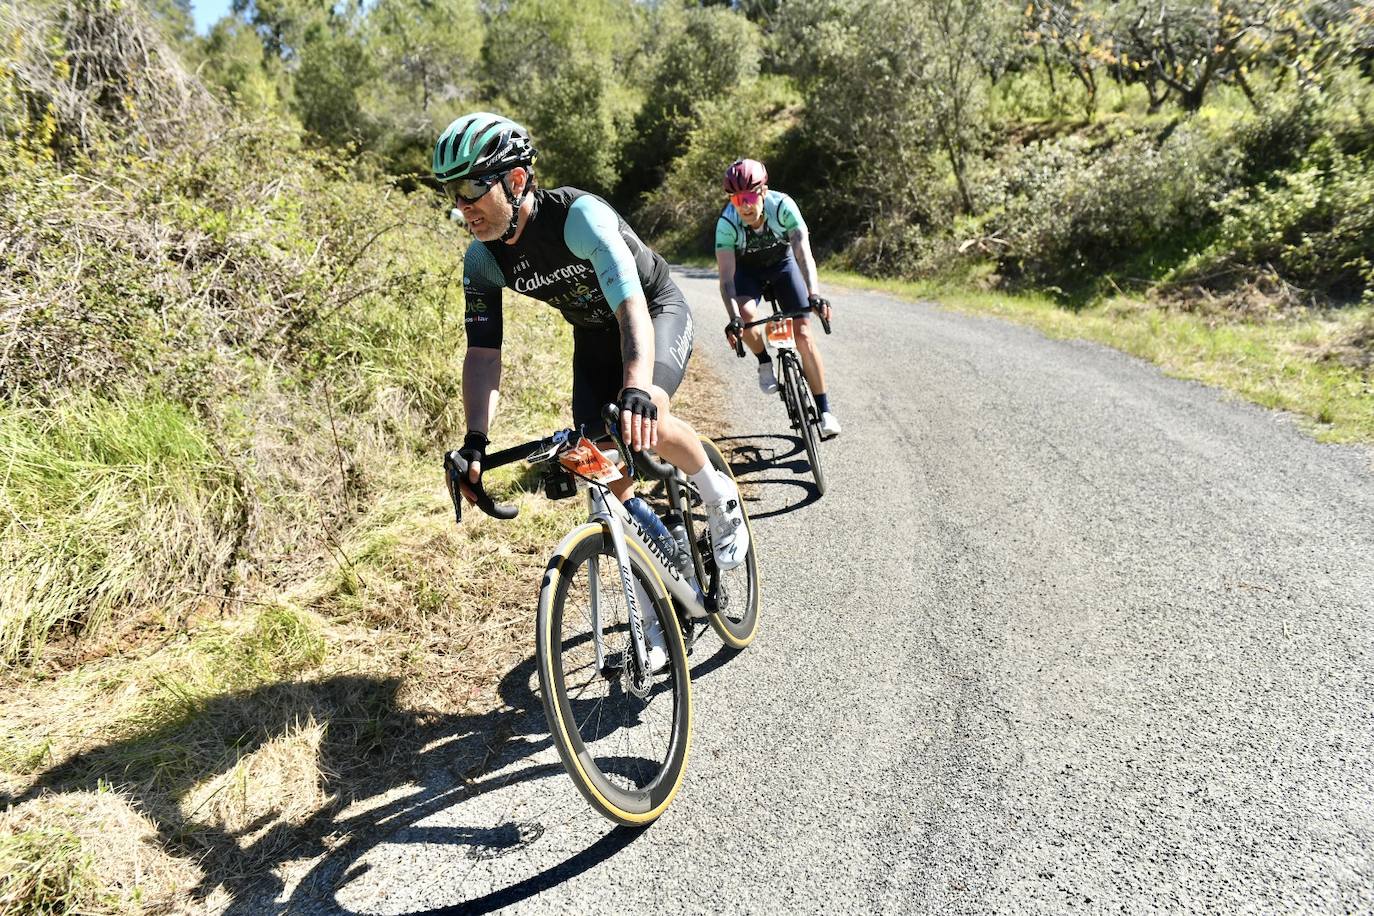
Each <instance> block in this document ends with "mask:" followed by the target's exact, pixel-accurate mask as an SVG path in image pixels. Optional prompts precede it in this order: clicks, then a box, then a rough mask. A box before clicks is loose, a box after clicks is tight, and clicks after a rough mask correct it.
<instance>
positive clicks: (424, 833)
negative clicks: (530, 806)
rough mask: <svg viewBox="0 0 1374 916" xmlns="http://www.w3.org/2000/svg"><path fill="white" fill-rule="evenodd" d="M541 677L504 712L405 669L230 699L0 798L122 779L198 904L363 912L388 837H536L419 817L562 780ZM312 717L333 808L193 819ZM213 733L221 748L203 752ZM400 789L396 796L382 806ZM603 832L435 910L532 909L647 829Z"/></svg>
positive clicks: (513, 687) (487, 850)
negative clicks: (211, 787) (407, 705)
mask: <svg viewBox="0 0 1374 916" xmlns="http://www.w3.org/2000/svg"><path fill="white" fill-rule="evenodd" d="M701 648H704V647H701ZM701 648H698V650H697V653H694V654H700V652H701ZM735 654H736V653H734V652H733V651H732V650H729V649H727V648H725V647H723V646H722V647H721V649H720V651H718V652H716V653H714V654H713V655H712V656H710V657H707V658H702V659H701V660H700V661H697V662H696V663H695V664H694V665H693V676H694V677H700V676H704V675H706V674H708V673H709V672H710V671H712V670H715V669H716V668H718V667H720V666H721V665H723V664H725V663H727V662H728V661H729V660H730V658H733V656H734V655H735ZM534 672H535V662H534V659H533V657H531V658H527V659H525V660H524V661H522V662H520V663H519V664H517V665H515V666H514V667H512V668H511V669H510V670H509V671H507V672H506V674H505V675H504V676H503V677H502V678H501V680H500V682H499V684H498V687H497V693H498V695H499V697H500V699H501V704H502V705H501V706H500V707H498V708H496V709H493V710H490V711H488V712H482V713H473V714H459V715H452V716H441V715H435V714H429V713H424V712H411V711H406V710H403V709H402V708H401V707H400V703H399V698H398V693H399V690H400V689H401V687H402V682H401V680H400V679H399V678H395V677H373V676H364V675H340V676H335V677H330V678H323V679H321V680H319V681H314V682H283V683H277V684H270V685H266V686H263V687H259V688H255V689H252V690H247V691H238V692H234V693H229V694H223V695H220V696H218V697H214V698H212V699H210V700H207V701H205V702H203V703H202V704H200V705H199V706H198V707H197V708H196V709H195V710H194V714H191V715H188V716H183V717H181V718H179V719H177V720H175V721H173V722H171V723H169V724H167V725H164V726H162V727H160V728H157V729H153V730H151V731H149V732H147V733H145V734H142V735H139V736H136V737H131V738H128V739H123V740H118V741H112V742H109V743H107V744H105V745H102V746H99V747H96V748H92V749H90V750H88V751H85V752H82V753H80V754H77V755H75V756H73V757H71V758H69V759H67V760H65V761H63V762H61V763H59V764H57V765H55V766H53V767H52V768H50V769H49V770H47V771H46V772H44V773H42V774H40V775H39V777H38V778H37V780H36V781H35V782H34V784H33V785H31V786H30V787H29V788H27V789H26V790H24V791H23V792H21V793H19V794H17V795H7V794H0V808H5V807H7V806H16V805H20V804H23V803H24V802H27V801H30V800H33V799H36V798H39V797H40V796H43V795H45V794H47V793H62V792H75V791H88V792H95V791H100V790H102V788H103V787H108V786H113V787H115V788H116V789H117V790H118V791H119V792H120V793H121V794H122V795H124V796H125V797H126V798H128V799H129V800H130V801H131V803H132V804H133V806H134V807H135V808H136V809H137V810H138V811H139V812H140V813H141V814H143V815H144V816H145V817H147V818H148V819H149V820H150V821H151V822H152V824H153V826H154V828H155V829H156V831H157V834H158V839H159V841H160V843H161V844H162V845H163V846H164V848H166V849H167V850H168V851H169V852H171V853H172V854H174V855H178V856H182V857H187V858H193V859H195V860H196V861H197V863H198V864H199V866H200V868H201V869H202V873H203V877H202V879H201V880H200V882H199V883H198V884H197V885H196V886H195V887H193V888H190V889H189V891H188V894H189V896H190V898H191V900H192V901H194V902H195V903H197V904H204V903H205V902H207V901H208V900H209V898H210V896H211V894H212V893H215V892H216V891H217V890H218V889H221V888H222V889H223V893H224V894H225V895H226V896H227V897H228V900H229V903H228V906H227V907H226V908H225V909H224V910H223V912H224V913H226V914H232V916H248V914H285V913H295V912H301V911H304V910H307V909H308V910H310V911H312V912H322V911H323V912H328V911H331V908H332V911H333V912H340V913H344V912H350V911H349V910H348V909H346V908H345V907H344V906H342V905H341V904H340V903H339V902H338V900H337V899H334V898H335V896H336V894H337V891H338V890H339V889H340V888H341V887H343V886H344V885H346V884H347V883H348V882H350V881H353V880H355V879H356V878H357V877H359V876H360V875H361V874H363V873H365V872H366V871H368V870H369V869H370V866H368V865H366V864H363V865H361V866H359V865H358V862H359V860H360V859H361V857H362V856H364V855H365V854H366V853H367V852H368V851H370V850H372V849H373V848H375V847H377V846H378V845H380V844H383V843H389V844H397V843H399V844H401V845H410V844H426V845H431V846H432V845H449V846H452V847H455V850H456V852H455V856H456V857H457V858H460V859H462V860H466V861H468V862H472V863H477V864H480V863H481V862H482V861H484V860H486V859H491V858H496V857H500V856H505V855H508V854H509V853H511V852H514V851H516V850H519V849H522V848H524V847H526V846H529V845H531V844H532V843H534V842H537V841H538V839H539V836H541V835H542V833H543V828H542V826H540V825H538V824H532V823H530V822H524V823H522V822H519V821H517V820H506V821H500V822H497V823H493V824H489V825H485V826H478V825H467V826H462V827H437V828H430V827H418V826H416V825H418V824H420V822H421V821H423V820H424V819H426V818H428V817H430V816H431V815H435V814H437V813H439V812H445V811H447V812H449V813H450V814H452V813H454V812H456V813H458V814H459V816H460V817H461V812H462V811H463V810H464V809H463V807H462V806H466V805H471V803H472V802H473V801H475V800H476V799H479V798H481V797H482V796H484V795H486V794H488V793H490V792H494V791H497V790H500V789H509V788H511V787H512V786H517V785H520V784H523V783H534V782H535V781H537V780H542V779H545V778H562V777H563V768H562V766H561V764H559V763H557V762H551V763H540V762H530V763H529V765H527V766H524V767H520V764H521V763H522V762H523V761H526V760H529V759H530V758H532V757H534V756H536V755H538V754H540V753H541V752H543V751H545V750H546V749H548V748H550V747H551V741H550V739H549V735H548V728H547V724H546V722H545V719H544V711H543V704H542V700H541V699H540V697H539V696H538V693H537V678H535V674H534ZM305 717H309V718H310V720H311V721H314V722H317V723H319V724H320V725H323V726H324V728H323V738H322V740H321V742H320V745H319V748H318V751H317V760H316V763H317V765H318V766H317V774H318V780H319V789H320V792H321V795H322V797H323V798H324V799H325V801H324V803H323V804H322V805H321V806H320V807H319V808H318V809H317V810H316V811H314V812H313V813H312V814H310V815H309V816H307V817H305V818H304V819H302V820H300V821H298V822H295V823H286V822H282V821H278V822H277V823H271V821H272V820H273V819H274V818H273V816H272V815H268V816H266V817H260V818H258V819H257V820H256V821H254V822H252V823H248V824H245V825H241V826H236V827H235V828H232V829H231V828H227V827H221V826H215V825H212V824H207V823H205V822H203V821H197V820H194V819H193V818H192V816H191V815H193V814H195V813H196V811H195V810H193V811H191V813H190V814H187V813H186V808H187V807H191V806H190V805H188V804H187V803H188V801H190V800H191V799H192V797H193V793H194V792H195V790H196V789H197V788H198V787H201V786H203V785H204V784H205V783H206V781H207V780H211V779H214V778H216V777H220V776H223V775H224V774H226V773H231V772H233V771H234V769H235V767H236V766H237V765H238V764H239V762H240V761H241V760H243V758H244V757H246V756H247V755H249V754H252V753H253V752H254V751H257V750H259V749H261V748H263V747H265V746H266V745H268V744H269V743H270V742H272V741H274V740H277V739H279V738H283V737H287V736H290V735H291V734H293V733H294V732H295V731H296V730H297V729H298V728H299V725H300V723H301V722H302V721H304V720H305ZM210 723H213V727H212V726H211V724H210ZM225 735H234V736H237V737H236V740H234V741H233V742H232V745H231V746H227V747H226V746H225V744H224V736H225ZM212 739H213V740H214V741H218V746H219V748H220V749H221V752H222V753H221V754H220V755H219V756H197V755H196V754H195V753H193V752H192V749H196V748H204V747H206V745H207V744H209V743H211V740H212ZM513 767H514V768H516V769H512V768H513ZM535 791H537V787H535V786H533V785H532V786H531V788H530V792H531V793H533V792H535ZM397 793H399V794H397ZM392 794H397V797H396V798H393V799H390V800H387V801H385V802H382V803H380V804H372V802H374V801H376V800H378V799H382V798H383V797H385V796H388V795H392ZM579 801H580V800H579ZM350 809H354V811H355V812H356V813H351V812H350ZM588 819H589V820H592V821H593V822H595V815H592V814H590V812H588ZM605 827H606V830H607V832H606V833H604V834H603V835H601V836H599V837H598V838H597V839H596V840H595V841H593V842H591V843H590V844H589V845H587V846H586V848H583V849H581V850H579V851H577V852H575V853H574V854H572V855H570V856H568V857H567V858H565V859H563V860H562V861H560V862H557V863H556V864H554V865H552V866H549V867H546V868H539V869H536V870H534V871H532V872H531V873H529V874H523V875H517V876H516V877H515V879H514V880H512V882H511V883H510V884H509V885H507V886H506V887H503V888H499V889H497V890H493V891H490V892H488V893H484V894H481V895H478V896H475V897H473V898H472V899H469V900H465V901H463V902H461V903H460V904H455V905H453V906H450V907H446V908H444V909H441V910H435V911H433V912H436V913H437V912H453V913H458V912H474V913H483V912H489V911H491V910H493V909H496V908H499V907H503V906H509V905H511V904H514V903H518V902H519V901H521V900H525V899H528V898H529V897H531V896H533V895H535V894H538V893H541V892H543V891H545V890H548V889H550V888H552V887H555V886H557V885H558V884H561V883H562V882H564V881H567V880H569V879H570V878H573V877H575V876H577V875H579V874H581V873H583V872H585V871H586V870H588V869H590V868H592V867H594V866H596V865H597V864H599V863H601V862H603V861H605V860H606V859H608V858H609V857H610V856H612V855H614V854H615V853H617V852H619V851H620V850H621V849H624V848H625V847H626V846H628V845H629V844H630V843H632V842H633V841H634V840H635V839H637V838H638V837H639V836H640V835H641V834H642V833H643V831H642V830H627V829H624V828H612V826H611V825H610V824H609V823H607V824H605ZM264 828H265V829H264ZM258 831H262V832H261V834H260V835H256V836H255V834H258ZM246 837H253V838H252V839H251V841H245V838H246ZM339 837H344V839H343V840H342V842H340V841H339V840H338V838H339ZM310 859H317V860H318V862H317V863H316V864H314V865H313V866H311V868H310V870H309V871H308V872H307V873H306V874H305V876H304V877H303V878H302V879H301V880H300V881H299V882H297V884H296V885H295V887H294V889H293V890H292V891H291V892H290V894H289V895H288V896H286V899H284V900H283V899H282V898H283V896H284V895H286V894H287V887H286V884H285V882H284V880H283V878H282V877H281V875H280V874H279V873H278V870H279V869H280V868H281V867H282V866H283V865H285V864H286V863H288V862H300V861H303V860H310ZM217 896H218V895H217Z"/></svg>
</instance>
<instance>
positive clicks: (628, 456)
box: [601, 404, 635, 478]
mask: <svg viewBox="0 0 1374 916" xmlns="http://www.w3.org/2000/svg"><path fill="white" fill-rule="evenodd" d="M601 419H602V420H605V421H606V429H607V430H609V431H610V434H611V438H612V439H614V440H615V444H616V447H617V448H619V449H620V454H622V455H624V456H625V475H626V476H627V477H630V478H633V477H634V476H635V459H634V455H633V454H632V453H631V451H630V447H629V446H628V445H626V444H625V440H624V439H622V438H620V405H618V404H607V405H605V406H604V407H602V408H601Z"/></svg>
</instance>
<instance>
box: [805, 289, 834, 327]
mask: <svg viewBox="0 0 1374 916" xmlns="http://www.w3.org/2000/svg"><path fill="white" fill-rule="evenodd" d="M806 304H807V305H809V306H811V308H812V309H813V310H815V312H816V314H817V315H820V316H821V318H823V319H825V320H826V321H829V320H830V300H829V299H827V298H825V297H824V296H816V295H811V296H807V297H806Z"/></svg>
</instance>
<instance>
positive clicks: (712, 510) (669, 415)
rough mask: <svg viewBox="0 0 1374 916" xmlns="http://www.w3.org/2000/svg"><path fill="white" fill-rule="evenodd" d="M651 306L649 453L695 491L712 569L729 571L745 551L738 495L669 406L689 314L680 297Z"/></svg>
mask: <svg viewBox="0 0 1374 916" xmlns="http://www.w3.org/2000/svg"><path fill="white" fill-rule="evenodd" d="M655 305H656V307H655V309H654V311H653V323H654V381H653V384H652V385H651V386H650V388H649V396H650V397H651V398H653V401H654V406H655V407H657V408H658V445H657V446H655V449H654V450H655V451H657V452H658V454H659V455H660V456H662V457H663V459H664V460H666V461H668V462H669V463H670V464H672V465H673V466H674V467H676V468H678V469H680V470H681V471H682V472H683V473H684V474H686V475H687V476H688V478H690V479H691V481H692V483H693V484H694V485H695V486H696V488H697V492H698V493H700V494H701V498H702V501H703V502H704V503H705V504H706V516H707V522H708V525H709V527H710V529H711V543H712V548H713V552H714V553H715V556H716V564H717V565H718V566H719V567H720V568H721V569H722V570H728V569H734V568H735V567H736V566H739V565H740V564H741V563H743V562H744V560H745V557H746V555H747V554H748V551H749V527H748V526H747V525H746V524H745V523H744V511H743V508H742V504H741V502H740V495H739V490H738V489H737V488H736V487H735V482H734V480H733V479H731V477H730V476H729V475H728V474H722V473H720V472H719V471H717V470H716V469H715V468H713V467H711V465H710V463H709V462H708V461H707V460H706V450H705V449H704V448H702V447H701V439H700V438H699V437H698V436H697V431H696V430H695V429H693V428H692V424H690V423H688V422H687V421H686V420H683V419H681V418H679V417H677V416H676V415H674V414H673V409H672V404H671V403H670V398H671V396H672V394H673V393H674V392H676V391H677V389H678V386H679V385H681V384H682V379H683V377H684V376H685V375H686V373H687V360H688V358H689V357H690V356H691V355H692V311H691V308H690V307H689V306H688V305H687V301H686V300H685V299H683V298H682V294H681V292H678V295H677V296H676V297H675V298H674V299H673V300H672V301H670V302H666V303H656V304H655Z"/></svg>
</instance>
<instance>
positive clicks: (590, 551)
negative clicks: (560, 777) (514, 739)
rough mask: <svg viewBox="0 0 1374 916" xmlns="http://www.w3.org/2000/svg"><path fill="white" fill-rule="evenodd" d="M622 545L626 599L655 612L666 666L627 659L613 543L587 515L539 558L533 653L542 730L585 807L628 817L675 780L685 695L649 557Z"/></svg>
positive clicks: (641, 816)
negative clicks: (544, 719) (629, 594)
mask: <svg viewBox="0 0 1374 916" xmlns="http://www.w3.org/2000/svg"><path fill="white" fill-rule="evenodd" d="M627 546H628V547H629V550H630V566H631V570H632V573H633V576H634V578H635V580H637V582H638V584H639V586H640V587H639V588H638V589H636V593H637V595H638V596H639V597H638V598H637V599H636V600H638V601H644V600H647V602H648V603H649V605H650V606H649V607H648V608H646V609H645V614H646V615H648V614H657V615H658V616H659V619H660V620H661V621H662V622H663V635H664V637H665V642H666V646H667V654H668V662H667V664H666V666H664V667H663V668H662V669H661V670H659V671H656V672H652V673H646V672H645V671H644V670H643V669H642V668H641V666H640V665H639V664H638V663H637V662H636V660H635V653H634V648H633V644H632V640H631V637H630V623H629V620H630V616H629V606H628V603H627V602H626V600H625V589H624V586H623V584H622V582H621V578H620V569H619V566H618V565H617V564H616V560H615V551H614V549H613V548H612V546H611V540H610V538H609V536H607V535H606V534H605V532H604V531H603V530H602V528H601V526H600V525H597V524H591V523H589V524H586V525H582V526H580V527H578V528H577V529H575V530H574V531H573V532H572V533H571V534H569V535H568V536H567V537H566V538H564V539H563V542H562V543H561V544H560V545H559V548H558V550H557V551H556V552H555V554H554V556H553V559H552V560H550V561H549V565H548V569H547V570H546V572H545V575H544V583H543V586H542V588H541V589H540V591H539V616H538V620H537V625H536V637H537V648H536V654H537V656H538V663H539V685H540V688H541V692H542V693H543V699H544V712H545V714H546V715H547V716H548V721H549V731H550V733H551V734H552V735H553V742H554V745H555V746H556V747H557V748H558V753H559V755H560V756H561V757H562V758H563V765H564V766H565V767H566V768H567V770H568V775H569V776H571V777H572V780H573V783H574V784H576V786H577V788H578V790H579V791H580V792H581V793H582V795H583V796H584V797H585V798H586V799H587V801H588V802H589V803H590V804H591V806H592V807H593V808H595V809H596V810H597V811H600V812H601V813H602V814H604V815H605V816H606V817H608V818H610V819H611V820H613V821H615V822H617V823H619V824H625V825H627V826H631V827H634V826H643V825H645V824H649V823H651V822H652V821H653V820H654V819H655V818H657V817H658V816H659V815H660V814H662V813H663V811H664V809H665V808H667V807H668V803H669V802H670V801H672V799H673V796H674V795H675V794H676V793H677V790H678V786H680V785H681V784H682V776H683V773H684V771H685V769H686V765H687V749H688V746H689V744H690V742H691V716H692V704H691V691H690V686H689V684H688V673H687V650H686V647H685V646H684V645H683V642H682V631H681V630H680V629H679V628H678V624H677V620H676V619H675V618H674V616H673V612H672V608H671V606H670V605H669V602H668V599H667V598H666V597H665V594H666V593H665V592H664V590H663V586H662V584H661V583H660V582H659V581H658V576H657V574H656V573H655V572H654V571H653V568H652V566H651V565H650V564H649V562H648V560H647V559H646V558H645V557H643V556H642V554H640V553H639V550H640V548H639V547H637V546H636V545H635V544H634V543H630V544H628V545H627ZM594 621H595V625H594ZM597 633H599V634H600V639H599V640H598V639H597V638H596V634H597ZM598 642H599V643H600V647H601V651H600V654H599V656H598V652H597V645H598Z"/></svg>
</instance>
